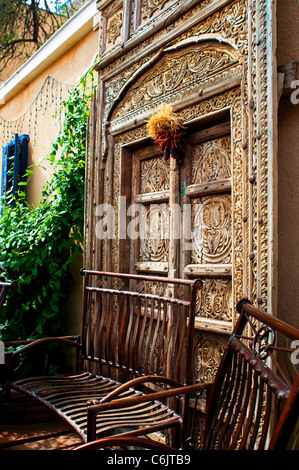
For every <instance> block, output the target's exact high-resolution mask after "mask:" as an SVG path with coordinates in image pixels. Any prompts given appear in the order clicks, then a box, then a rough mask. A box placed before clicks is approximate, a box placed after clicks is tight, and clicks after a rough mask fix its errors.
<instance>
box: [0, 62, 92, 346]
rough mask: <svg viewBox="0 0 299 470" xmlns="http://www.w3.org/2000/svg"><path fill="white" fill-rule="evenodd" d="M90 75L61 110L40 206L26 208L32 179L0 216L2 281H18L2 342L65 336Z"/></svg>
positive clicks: (0, 317) (1, 325)
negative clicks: (60, 128) (61, 127)
mask: <svg viewBox="0 0 299 470" xmlns="http://www.w3.org/2000/svg"><path fill="white" fill-rule="evenodd" d="M92 74H93V72H92V71H91V70H90V71H89V72H88V73H87V74H86V75H85V76H84V77H83V78H82V79H81V81H80V83H79V84H78V86H76V87H75V88H74V89H73V90H72V91H71V92H70V93H69V95H68V98H67V99H66V100H65V101H64V102H63V104H62V108H63V112H64V115H65V119H64V126H63V131H62V133H61V134H60V136H59V137H58V138H57V140H56V142H54V143H53V144H52V149H51V152H50V154H49V156H48V157H47V160H48V161H49V163H50V165H51V166H52V169H53V172H52V175H51V177H50V179H49V180H48V182H47V184H46V185H45V186H44V187H43V190H42V195H41V198H40V200H39V201H38V204H37V205H36V206H35V207H33V206H30V205H28V204H27V203H26V188H27V184H28V180H29V179H30V178H31V177H32V175H33V174H34V167H33V168H29V169H28V170H27V176H28V178H27V182H26V183H23V186H21V185H20V186H19V188H18V196H19V197H18V199H17V200H16V204H15V207H12V206H11V205H9V204H7V205H4V209H3V213H2V215H1V217H0V247H1V250H0V276H1V278H2V279H5V280H9V281H10V280H17V281H18V292H17V293H16V294H13V295H14V297H13V300H12V301H11V302H10V299H9V298H8V302H7V306H6V307H5V308H4V309H3V310H2V312H1V314H0V332H1V336H2V338H1V339H2V340H10V339H26V338H36V337H39V336H45V335H55V334H57V333H58V332H59V334H60V333H61V332H63V330H64V325H65V317H66V305H65V304H66V298H67V294H68V292H69V288H70V286H71V285H72V282H73V281H72V277H71V274H70V270H69V267H70V264H71V263H72V261H73V259H74V256H76V255H77V254H78V253H80V252H82V242H83V218H84V179H85V150H86V130H87V119H88V114H89V109H90V100H91V96H92V93H93V86H92V83H93V80H92Z"/></svg>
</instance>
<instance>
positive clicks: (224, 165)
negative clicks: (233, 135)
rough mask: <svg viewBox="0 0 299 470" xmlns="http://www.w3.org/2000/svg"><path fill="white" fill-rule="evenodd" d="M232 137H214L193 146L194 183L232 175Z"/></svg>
mask: <svg viewBox="0 0 299 470" xmlns="http://www.w3.org/2000/svg"><path fill="white" fill-rule="evenodd" d="M230 154H231V144H230V137H228V136H227V137H221V138H220V139H213V140H210V141H208V142H204V143H202V144H199V145H194V146H193V147H192V184H196V183H207V182H211V181H216V180H217V179H225V178H230V177H231V155H230Z"/></svg>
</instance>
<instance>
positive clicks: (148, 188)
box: [140, 157, 169, 194]
mask: <svg viewBox="0 0 299 470" xmlns="http://www.w3.org/2000/svg"><path fill="white" fill-rule="evenodd" d="M140 166H141V188H140V193H141V194H144V193H154V192H157V191H163V190H168V189H169V161H165V160H164V159H162V158H161V157H158V158H150V159H148V160H142V161H141V164H140Z"/></svg>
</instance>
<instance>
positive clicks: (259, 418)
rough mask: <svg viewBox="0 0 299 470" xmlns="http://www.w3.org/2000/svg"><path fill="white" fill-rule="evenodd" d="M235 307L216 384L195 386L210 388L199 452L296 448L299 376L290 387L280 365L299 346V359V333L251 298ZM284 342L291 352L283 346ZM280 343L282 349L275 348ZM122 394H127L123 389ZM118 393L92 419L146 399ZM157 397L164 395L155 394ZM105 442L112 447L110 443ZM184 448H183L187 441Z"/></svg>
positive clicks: (112, 415) (93, 409)
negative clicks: (267, 312)
mask: <svg viewBox="0 0 299 470" xmlns="http://www.w3.org/2000/svg"><path fill="white" fill-rule="evenodd" d="M237 309H238V312H239V313H240V317H239V319H238V322H237V324H236V327H235V329H234V331H233V333H232V335H231V337H230V339H229V341H228V344H227V348H226V350H225V352H224V355H223V358H222V361H221V364H220V366H219V369H218V371H217V374H216V377H215V381H214V382H213V384H212V385H211V384H204V383H203V384H199V385H198V386H197V391H200V390H202V389H205V388H208V389H209V390H210V393H209V398H208V402H207V410H206V418H205V428H204V435H203V436H202V438H201V442H202V447H201V448H202V449H208V450H211V449H212V450H234V449H238V450H244V449H246V450H253V449H260V450H261V449H286V448H292V446H293V445H294V444H295V443H296V439H297V438H298V434H299V430H298V422H299V421H298V418H299V374H298V373H297V375H296V377H295V380H294V382H293V383H291V382H290V379H289V378H288V377H287V375H286V373H285V372H284V370H283V368H282V367H281V365H280V363H281V362H283V361H281V359H284V358H281V357H279V356H281V355H282V354H283V355H287V360H289V357H290V355H293V359H294V358H296V346H297V349H298V356H299V341H298V340H299V330H298V329H296V328H294V327H292V326H289V325H287V324H286V323H284V322H282V321H280V320H278V319H276V318H274V317H272V316H270V315H268V314H266V313H264V312H262V311H261V310H259V309H257V308H255V307H254V306H252V305H251V304H250V303H249V302H248V301H247V300H241V301H240V302H239V303H238V305H237ZM286 339H287V340H288V341H290V342H291V346H293V348H292V347H291V348H290V346H289V345H287V347H285V346H286V343H285V340H286ZM276 340H277V341H278V342H280V344H282V345H279V344H278V345H277V344H276ZM281 341H282V343H281ZM293 341H295V343H292V342H293ZM294 348H295V349H294ZM120 390H121V391H122V392H124V387H122V388H121V389H120ZM188 391H189V392H195V391H196V386H195V387H194V385H193V386H191V387H186V388H185V390H181V393H182V394H185V393H187V392H188ZM165 393H167V392H165ZM173 393H178V390H176V391H175V392H173ZM117 395H118V392H117V391H115V392H112V393H111V394H110V396H107V397H106V398H105V399H103V400H102V403H101V404H99V405H95V406H92V407H91V408H90V409H89V414H90V420H91V421H92V419H95V415H96V414H97V419H102V420H107V421H110V423H112V422H113V420H114V419H116V416H117V412H118V410H123V409H124V408H125V407H129V408H131V409H134V408H133V407H136V406H138V403H141V402H143V398H142V397H140V398H139V397H133V398H132V397H130V398H122V399H117V398H118V397H117ZM157 397H159V398H160V397H161V396H160V395H159V394H157ZM147 399H149V397H147ZM151 399H152V400H154V399H155V396H154V395H152V396H151ZM296 423H297V428H296ZM185 424H186V423H185ZM188 424H189V425H190V422H189V423H188ZM185 435H187V431H186V430H185ZM127 439H129V436H127ZM127 442H129V440H128V441H127ZM189 442H190V439H189ZM98 444H99V443H98ZM105 444H106V445H108V444H109V440H108V441H106V442H105ZM182 444H183V446H185V443H184V442H183V443H182ZM96 445H97V444H95V445H94V447H95V446H96Z"/></svg>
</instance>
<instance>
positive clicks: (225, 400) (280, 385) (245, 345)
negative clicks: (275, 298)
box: [203, 300, 299, 450]
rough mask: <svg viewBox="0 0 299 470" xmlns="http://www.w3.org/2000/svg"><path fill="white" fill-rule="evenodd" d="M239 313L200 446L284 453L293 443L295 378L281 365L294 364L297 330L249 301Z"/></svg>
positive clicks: (298, 396) (298, 411)
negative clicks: (276, 450)
mask: <svg viewBox="0 0 299 470" xmlns="http://www.w3.org/2000/svg"><path fill="white" fill-rule="evenodd" d="M237 309H238V311H239V313H240V316H239V319H238V322H237V324H236V327H235V329H234V332H233V334H232V336H231V337H230V339H229V342H228V345H227V348H226V351H225V353H224V355H223V358H222V362H221V364H220V367H219V369H218V371H217V374H216V378H215V382H214V384H213V387H212V390H211V395H210V398H209V402H208V407H207V414H206V426H205V436H204V443H203V447H204V448H205V449H214V450H215V449H226V450H227V449H240V450H242V449H249V450H250V449H285V448H287V447H288V445H289V442H290V439H291V441H292V442H295V438H294V436H293V435H292V433H294V432H296V423H298V415H299V374H298V372H296V373H295V377H294V379H293V380H292V379H291V377H290V376H289V375H290V374H288V373H287V372H286V371H287V367H286V362H285V364H284V366H283V362H284V361H288V362H289V363H292V359H293V362H294V359H295V358H296V348H297V349H298V348H299V342H298V340H299V330H298V329H296V328H294V327H292V326H289V325H287V324H286V323H284V322H282V321H280V320H278V319H276V318H274V317H273V316H270V315H268V314H266V313H264V312H262V311H261V310H259V309H257V308H255V307H254V306H252V305H251V304H250V303H249V302H248V301H247V300H242V301H240V302H239V303H238V306H237ZM297 432H298V430H297Z"/></svg>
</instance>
